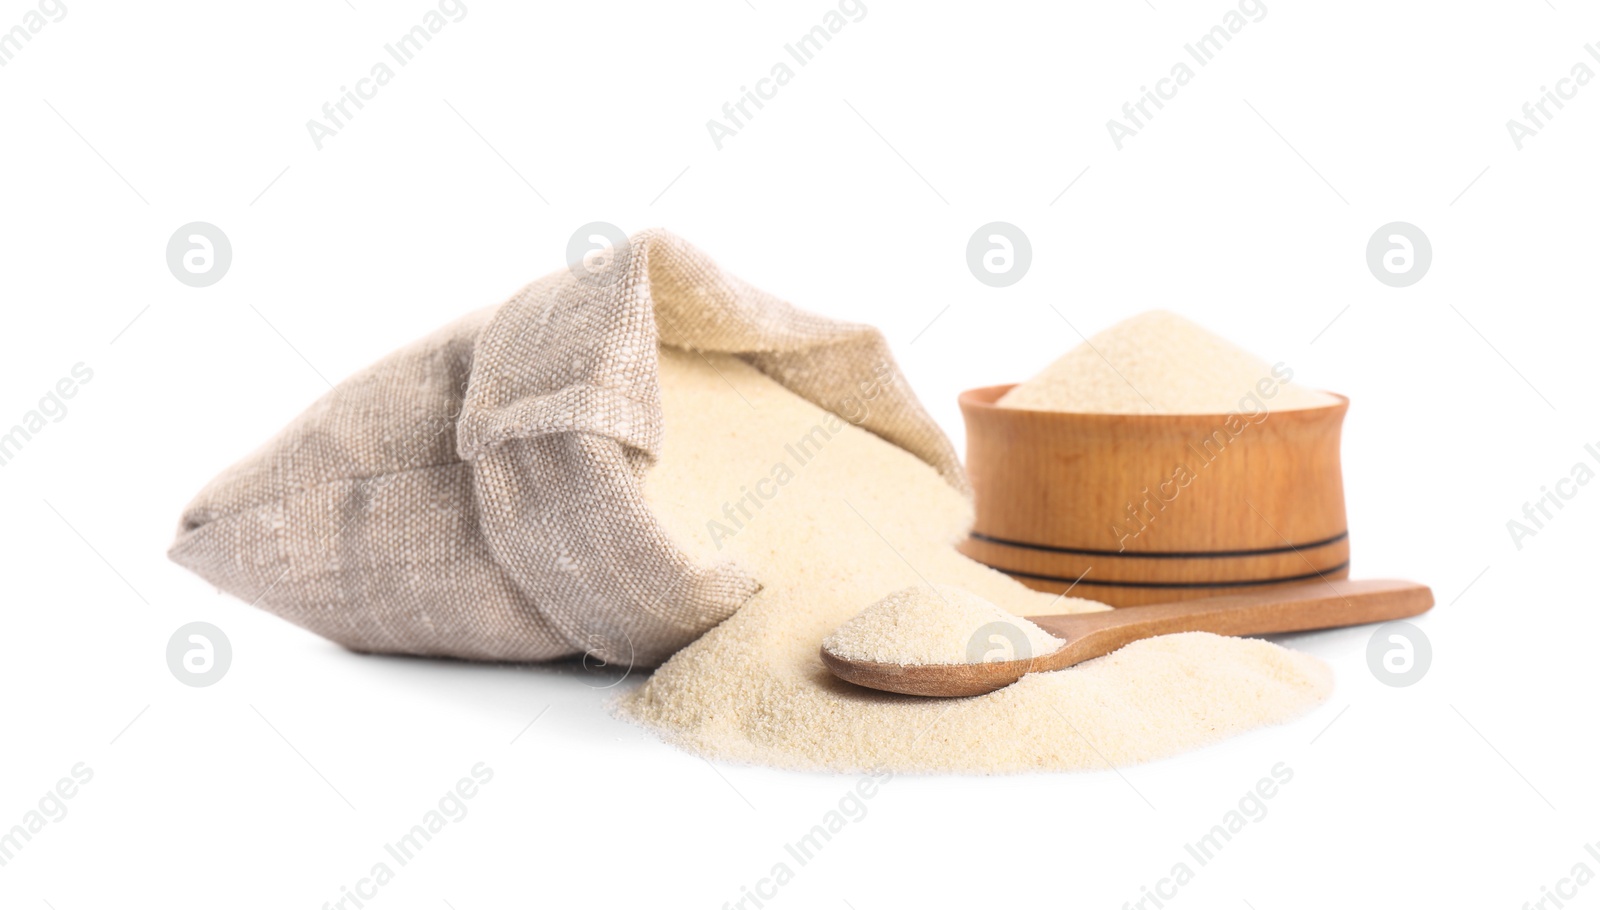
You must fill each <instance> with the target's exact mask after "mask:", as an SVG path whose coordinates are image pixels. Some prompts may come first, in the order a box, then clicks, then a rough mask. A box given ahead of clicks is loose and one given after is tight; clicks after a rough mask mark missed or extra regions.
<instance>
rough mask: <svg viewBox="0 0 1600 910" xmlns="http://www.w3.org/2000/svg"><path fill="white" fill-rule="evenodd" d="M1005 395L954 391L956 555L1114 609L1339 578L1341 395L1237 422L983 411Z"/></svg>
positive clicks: (1343, 562)
mask: <svg viewBox="0 0 1600 910" xmlns="http://www.w3.org/2000/svg"><path fill="white" fill-rule="evenodd" d="M1011 388H1012V387H1011V386H1009V385H1002V386H990V387H988V388H983V389H972V390H969V391H967V392H963V393H962V394H961V397H960V404H961V413H962V415H963V417H965V419H966V424H967V474H968V475H969V476H970V477H971V479H972V487H973V492H974V495H975V497H976V509H977V516H976V521H975V522H974V524H973V528H972V533H971V534H970V536H968V537H967V539H966V540H964V541H962V542H961V543H960V544H959V545H958V548H959V549H960V551H961V552H962V553H964V554H966V555H967V556H969V557H971V558H973V559H976V560H977V561H979V562H981V563H984V564H985V565H988V566H991V567H993V568H995V569H998V570H1000V571H1002V572H1005V573H1006V574H1008V575H1010V576H1011V577H1013V578H1015V579H1016V580H1017V581H1020V582H1022V583H1023V584H1025V585H1027V586H1028V587H1030V588H1035V589H1037V590H1040V591H1049V592H1053V593H1059V592H1061V591H1065V590H1067V589H1068V588H1071V589H1072V593H1073V595H1075V596H1078V597H1087V598H1090V599H1092V600H1099V601H1102V602H1104V603H1108V604H1111V605H1113V606H1119V607H1123V606H1132V605H1135V604H1147V603H1160V602H1163V601H1173V600H1186V599H1189V598H1195V597H1212V596H1216V595H1219V594H1232V593H1240V592H1244V591H1252V590H1260V589H1262V588H1263V587H1270V586H1273V585H1287V584H1295V583H1298V582H1304V581H1308V580H1315V579H1318V578H1344V577H1347V576H1348V575H1349V574H1350V539H1349V533H1348V531H1347V528H1346V524H1345V511H1344V479H1343V477H1342V475H1341V472H1340V466H1339V431H1340V428H1341V426H1342V424H1343V423H1344V415H1345V411H1346V410H1348V409H1349V406H1350V402H1349V400H1348V399H1346V398H1344V397H1343V396H1337V395H1336V396H1334V397H1335V398H1337V399H1338V401H1337V403H1336V404H1331V405H1327V406H1326V407H1319V408H1306V409H1303V410H1278V411H1268V412H1262V413H1258V414H1255V415H1251V416H1247V415H1242V414H1215V415H1213V414H1178V415H1146V414H1075V413H1062V412H1057V411H1035V410H1025V409H1021V408H1002V407H999V406H997V405H996V404H995V402H996V401H997V400H998V399H999V398H1000V396H1001V395H1004V394H1005V393H1006V392H1007V391H1009V390H1010V389H1011ZM1269 404H1270V402H1269Z"/></svg>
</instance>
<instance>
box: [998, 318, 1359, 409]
mask: <svg viewBox="0 0 1600 910" xmlns="http://www.w3.org/2000/svg"><path fill="white" fill-rule="evenodd" d="M1293 375H1294V372H1293V371H1292V370H1290V369H1289V368H1288V366H1287V365H1285V364H1282V363H1278V364H1268V363H1267V362H1266V361H1264V360H1261V359H1260V358H1258V357H1256V356H1255V355H1253V354H1251V353H1249V352H1248V351H1245V350H1242V349H1241V348H1239V347H1237V346H1236V345H1234V344H1233V343H1232V342H1230V341H1228V340H1227V339H1224V338H1221V337H1219V336H1217V335H1214V334H1212V333H1211V332H1208V331H1206V330H1205V329H1203V328H1201V327H1200V326H1198V325H1195V324H1194V323H1193V322H1190V321H1189V320H1187V319H1185V318H1183V317H1182V316H1179V315H1177V314H1176V313H1169V312H1166V311H1165V310H1151V311H1150V312H1147V313H1141V314H1139V315H1138V316H1134V317H1133V318H1131V319H1126V320H1123V321H1122V322H1119V323H1117V324H1116V325H1114V326H1112V327H1111V328H1109V329H1106V330H1105V331H1103V332H1101V333H1099V334H1098V335H1095V336H1094V337H1093V338H1090V339H1088V340H1087V341H1085V342H1084V343H1083V344H1080V345H1078V346H1077V347H1075V348H1073V349H1072V350H1070V351H1068V352H1067V353H1066V354H1064V355H1063V356H1062V357H1061V358H1060V359H1059V360H1057V361H1056V362H1054V363H1052V364H1050V365H1049V366H1048V367H1045V369H1044V370H1043V371H1042V372H1041V373H1039V375H1037V376H1035V377H1033V378H1032V379H1029V380H1028V381H1027V382H1024V383H1022V384H1021V385H1018V386H1017V387H1016V388H1013V389H1012V390H1011V391H1009V392H1007V393H1006V394H1004V395H1002V396H1001V397H1000V400H999V402H998V404H999V405H1000V406H1001V407H1004V408H1031V409H1033V410H1039V411H1072V412H1077V413H1089V414H1226V413H1229V412H1231V411H1235V410H1240V409H1244V408H1246V404H1247V403H1248V401H1249V398H1250V396H1252V395H1254V396H1257V397H1258V398H1262V399H1265V400H1264V401H1261V402H1259V405H1258V406H1259V407H1261V408H1266V409H1269V410H1285V411H1288V410H1296V409H1300V408H1317V407H1324V406H1326V405H1331V404H1335V403H1337V399H1335V398H1334V397H1333V396H1331V395H1328V394H1326V393H1324V392H1318V391H1315V390H1313V389H1308V388H1306V387H1304V386H1299V385H1295V384H1294V383H1292V382H1291V381H1290V379H1291V378H1292V377H1293ZM1241 399H1245V401H1241Z"/></svg>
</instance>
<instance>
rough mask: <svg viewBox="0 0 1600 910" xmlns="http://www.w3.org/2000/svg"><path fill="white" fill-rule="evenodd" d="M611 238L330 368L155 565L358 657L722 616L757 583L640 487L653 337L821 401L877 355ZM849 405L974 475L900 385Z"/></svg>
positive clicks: (868, 334)
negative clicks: (701, 546)
mask: <svg viewBox="0 0 1600 910" xmlns="http://www.w3.org/2000/svg"><path fill="white" fill-rule="evenodd" d="M612 252H613V254H614V259H613V261H612V264H611V266H610V268H609V269H607V270H605V271H601V272H595V273H588V272H585V271H583V270H581V269H578V268H574V269H571V270H567V269H563V270H562V271H559V272H556V273H554V274H551V275H548V276H546V277H545V278H542V279H540V280H538V281H535V282H533V283H532V284H530V285H528V286H527V287H525V288H523V289H522V290H521V291H520V292H518V293H517V294H516V295H515V296H514V297H512V298H511V299H510V300H509V301H507V302H506V303H504V304H502V305H500V306H498V307H494V308H491V309H489V310H484V311H480V312H478V313H474V314H472V315H470V316H467V317H466V318H464V319H462V320H460V321H459V322H456V323H454V324H453V325H450V326H447V327H445V328H443V329H441V330H439V331H438V332H436V333H434V334H432V335H430V336H428V337H426V338H424V339H422V340H421V341H418V342H416V343H414V344H412V345H410V346H409V347H406V348H403V349H401V350H399V351H396V352H395V353H393V354H391V355H389V356H388V357H386V358H384V359H383V360H381V361H379V362H378V363H377V364H375V365H373V366H371V367H369V368H367V369H365V370H363V371H362V372H360V373H358V374H356V375H354V376H352V377H350V378H349V379H347V380H345V381H344V382H343V383H341V384H340V385H339V386H338V387H337V388H335V389H334V390H333V391H331V392H329V393H328V394H327V395H326V396H324V397H323V398H322V399H321V400H320V401H318V402H317V403H315V404H314V405H312V406H311V408H310V409H308V410H307V411H306V412H305V413H304V414H302V415H300V416H299V417H298V418H296V419H295V420H294V422H292V423H291V424H290V425H289V426H288V427H286V428H284V430H283V431H282V432H280V433H279V434H278V435H277V436H276V437H275V438H274V439H273V440H271V441H270V442H268V443H267V444H266V445H265V446H263V447H261V448H260V449H258V450H256V451H255V452H254V453H253V454H251V455H250V456H248V457H247V458H245V459H244V460H243V461H241V462H239V463H238V464H236V465H234V466H233V467H231V468H229V469H228V470H227V471H224V472H223V473H222V474H221V475H220V476H218V477H217V478H216V479H214V480H213V481H211V483H209V484H208V485H207V486H206V487H205V489H204V490H202V491H201V493H200V495H199V496H198V497H196V498H195V500H194V502H193V503H191V504H190V505H189V507H188V508H187V509H186V510H185V511H184V513H183V517H182V521H181V524H180V527H179V531H178V537H177V541H176V542H175V543H174V544H173V546H172V550H171V553H170V555H171V557H172V558H173V559H174V560H175V561H177V562H178V563H181V564H182V565H184V566H187V567H188V568H190V569H192V570H194V571H195V572H197V573H198V574H200V575H201V576H203V577H204V578H206V579H207V580H209V581H211V582H212V583H213V584H215V585H217V586H218V587H219V588H221V589H222V590H224V591H227V592H228V593H230V594H233V595H235V596H237V597H239V598H241V599H244V600H246V601H249V602H250V603H252V604H257V605H260V606H263V607H265V608H266V609H268V610H271V611H272V612H274V613H277V614H278V615H280V616H282V617H284V618H285V619H288V620H289V621H291V622H294V623H297V624H299V625H301V626H304V627H305V628H307V629H310V630H311V631H313V632H316V633H318V634H319V635H323V636H325V637H327V638H330V639H332V640H333V641H336V642H338V643H340V644H342V645H344V646H346V647H348V648H351V649H354V650H357V651H374V652H393V653H403V654H422V655H440V656H449V657H458V658H467V659H472V660H511V661H527V660H546V659H550V658H556V657H562V656H566V655H572V654H578V653H587V654H593V655H595V656H597V657H598V658H600V659H602V660H604V661H607V662H611V663H623V664H634V665H641V666H647V665H654V664H657V663H660V662H661V661H663V660H665V659H666V658H667V657H670V656H671V655H672V653H673V652H675V651H676V650H678V649H679V648H681V647H683V646H684V645H686V644H688V643H689V642H691V641H693V640H694V639H695V638H697V637H699V636H700V635H701V634H703V633H704V632H705V631H706V630H708V629H710V628H711V627H712V626H714V625H716V624H717V623H718V622H721V621H722V620H723V619H725V618H727V617H728V616H729V615H731V614H732V613H733V612H734V611H735V610H737V609H738V608H739V606H740V605H741V604H742V603H744V601H745V600H746V599H747V598H749V597H750V595H751V594H753V593H755V592H756V591H757V590H759V588H760V580H759V579H755V578H750V577H748V576H747V575H745V574H744V573H743V572H741V571H740V570H739V569H737V568H736V567H735V566H733V565H732V564H731V563H706V562H704V561H702V560H699V559H696V558H694V557H692V556H691V555H690V554H688V553H685V552H683V551H682V550H681V549H680V548H679V547H678V546H677V545H676V544H674V543H673V542H672V541H671V540H670V539H669V538H668V536H667V534H666V532H665V531H664V530H663V528H662V526H661V524H660V523H659V522H658V520H657V519H656V517H655V516H654V515H653V514H652V513H651V511H650V507H649V505H648V504H647V503H646V502H645V500H644V498H643V495H642V492H641V486H640V480H641V477H642V475H643V472H644V471H646V470H647V469H648V468H649V466H650V465H651V464H652V463H653V461H654V459H655V457H656V456H657V454H658V453H659V451H660V447H661V439H662V432H663V427H662V415H661V403H660V386H659V361H658V354H657V351H658V345H660V344H666V345H672V346H677V347H682V348H687V349H692V350H699V351H721V352H728V353H732V354H734V355H736V356H738V357H740V358H742V359H744V360H745V361H747V362H748V363H750V364H751V365H752V366H754V367H755V368H757V369H759V370H760V371H762V372H763V373H765V374H766V375H768V376H770V377H771V378H773V379H774V380H776V381H777V382H779V383H782V384H783V385H784V386H786V387H788V388H789V389H790V390H792V391H793V392H795V393H796V394H798V395H800V396H802V397H804V398H806V399H807V400H809V401H811V402H813V403H815V404H817V405H819V406H821V407H824V408H827V409H829V410H833V411H835V412H841V409H842V408H843V409H847V408H849V405H850V402H852V401H853V400H854V399H853V396H855V395H857V394H859V393H860V390H859V389H857V388H856V385H857V383H858V382H859V381H860V379H862V378H864V377H868V376H871V375H873V373H874V371H875V370H876V369H878V368H880V367H881V365H883V364H893V358H892V357H891V355H890V353H889V350H888V346H887V344H886V343H885V342H884V340H883V337H882V336H881V335H880V334H879V333H878V332H877V331H876V330H875V329H872V328H870V327H867V326H862V325H854V324H849V323H843V322H837V321H834V320H830V319H824V318H822V317H820V316H816V315H813V314H810V313H806V312H804V311H801V310H798V309H795V308H794V307H792V306H790V305H789V304H787V303H784V302H783V301H781V300H778V299H777V298H775V297H773V296H771V295H769V294H766V293H764V292H762V291H760V290H757V289H756V288H753V287H751V286H750V285H748V284H746V283H744V282H743V281H740V280H739V279H738V278H735V277H733V276H732V275H728V274H725V273H724V272H722V271H721V270H720V269H719V268H718V267H717V266H716V264H715V263H713V262H712V261H711V260H710V259H709V258H707V257H706V256H705V255H704V254H703V253H701V252H700V251H699V250H697V249H695V248H694V247H692V246H690V245H689V244H688V243H686V242H684V241H683V240H681V239H679V238H677V237H675V236H673V235H672V234H669V233H667V232H665V231H646V232H643V233H640V234H636V235H635V236H634V237H632V238H631V239H630V240H629V241H628V242H627V243H625V244H623V245H622V247H621V248H620V249H618V250H614V251H612ZM862 413H865V416H864V417H862V418H861V419H860V421H859V425H860V426H862V427H864V428H865V429H867V430H870V431H872V432H874V433H876V434H878V435H879V436H881V437H883V438H884V439H886V440H888V441H890V442H892V443H894V444H896V445H899V446H901V447H903V448H905V449H907V450H908V451H910V452H912V453H913V454H915V455H917V456H918V457H920V458H922V459H923V460H924V461H926V462H928V463H929V464H931V465H933V466H934V467H935V468H936V469H938V470H939V471H940V472H941V473H942V474H943V476H944V477H945V478H946V479H948V480H949V482H950V483H951V484H953V485H955V486H957V487H958V488H960V489H962V490H965V489H966V479H965V477H964V475H963V474H962V471H961V467H960V464H959V462H958V461H957V459H956V457H955V453H954V451H953V450H952V449H951V446H950V443H949V441H948V440H947V439H946V438H945V436H944V435H943V433H941V432H940V431H939V429H938V427H937V426H935V425H934V423H933V422H932V420H931V419H930V418H929V417H928V415H927V413H926V412H925V411H923V409H922V407H921V405H920V404H919V403H918V402H917V400H916V398H915V397H914V396H913V395H912V394H911V393H910V391H909V390H908V389H907V388H906V387H905V384H904V383H903V382H896V383H892V384H886V385H884V386H883V387H882V388H881V391H879V392H878V398H877V399H876V400H874V402H873V406H872V407H871V408H870V410H868V409H862ZM841 416H845V417H847V418H854V417H860V414H859V413H851V414H846V413H841Z"/></svg>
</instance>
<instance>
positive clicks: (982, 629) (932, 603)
mask: <svg viewBox="0 0 1600 910" xmlns="http://www.w3.org/2000/svg"><path fill="white" fill-rule="evenodd" d="M1063 644H1065V642H1063V641H1062V640H1061V639H1059V638H1056V637H1055V636H1054V635H1051V634H1050V633H1049V632H1046V631H1045V630H1043V629H1041V628H1039V627H1038V626H1036V625H1034V624H1033V623H1031V622H1028V621H1027V620H1026V619H1023V618H1022V617H1020V616H1014V615H1012V614H1010V613H1007V612H1006V611H1005V610H1002V609H1000V608H999V607H997V606H995V605H994V604H992V603H990V602H989V601H987V600H985V599H983V598H982V597H979V596H978V595H976V594H974V593H972V592H971V591H968V590H966V589H964V588H958V587H956V586H955V585H938V584H936V585H933V586H932V587H929V586H927V585H915V586H913V587H909V588H901V589H900V590H898V591H895V592H894V593H893V594H890V595H888V596H887V597H885V598H883V599H882V600H880V601H878V602H876V603H874V604H873V605H872V606H870V607H867V608H866V609H865V610H862V611H861V612H860V613H858V614H856V615H855V616H854V617H852V618H851V619H850V620H849V621H847V622H846V623H845V624H844V625H842V626H840V627H839V628H837V629H835V630H834V632H833V634H832V635H829V636H828V637H827V638H825V639H823V641H822V646H823V647H824V648H826V649H828V651H829V652H831V653H833V654H836V655H838V656H839V657H843V658H845V659H847V660H870V661H876V662H877V663H884V664H902V665H907V666H910V665H918V664H965V663H976V662H978V661H981V660H985V659H990V658H1000V659H1005V660H1026V659H1027V658H1029V657H1038V656H1040V655H1043V654H1049V653H1050V652H1052V651H1055V650H1056V649H1057V648H1060V647H1061V646H1062V645H1063Z"/></svg>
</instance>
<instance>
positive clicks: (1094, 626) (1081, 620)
mask: <svg viewBox="0 0 1600 910" xmlns="http://www.w3.org/2000/svg"><path fill="white" fill-rule="evenodd" d="M1431 606H1433V591H1432V590H1430V589H1429V588H1428V586H1427V585H1420V584H1417V583H1416V582H1411V581H1386V580H1369V579H1364V580H1360V581H1352V580H1350V579H1330V580H1326V581H1314V582H1306V583H1304V584H1298V585H1293V586H1289V587H1273V588H1265V589H1263V590H1260V591H1251V592H1248V593H1245V594H1230V595H1225V596H1222V597H1207V598H1203V599H1199V600H1190V601H1178V602H1175V603H1163V604H1152V605H1149V606H1143V607H1122V608H1121V609H1117V610H1109V611H1106V612H1101V613H1076V614H1070V615H1064V616H1030V617H1028V619H1029V621H1030V622H1033V623H1034V624H1036V625H1038V626H1039V627H1040V628H1042V629H1044V630H1045V631H1046V632H1049V633H1050V634H1051V635H1054V636H1056V637H1057V638H1063V639H1066V641H1067V645H1066V646H1065V647H1063V648H1062V649H1061V650H1060V651H1058V652H1056V653H1055V654H1051V655H1046V656H1045V657H1043V658H1040V660H1041V661H1048V662H1049V663H1051V664H1055V663H1056V662H1057V660H1059V661H1060V664H1061V666H1071V665H1072V664H1076V663H1080V662H1082V661H1085V660H1089V659H1091V658H1094V657H1100V656H1102V655H1105V654H1110V653H1111V652H1112V651H1115V650H1117V649H1118V648H1120V647H1122V646H1123V645H1125V644H1128V643H1129V642H1132V641H1138V640H1139V639H1141V638H1150V637H1152V636H1156V635H1170V634H1172V633H1175V632H1214V633H1216V634H1218V635H1262V634H1267V633H1272V632H1301V631H1305V630H1308V629H1328V628H1333V627H1336V626H1353V625H1360V624H1362V623H1370V622H1382V621H1386V620H1393V619H1402V618H1404V617H1407V616H1416V615H1417V614H1419V613H1423V612H1426V611H1427V610H1428V608H1429V607H1431ZM1038 669H1044V668H1043V667H1039V668H1038Z"/></svg>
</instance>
